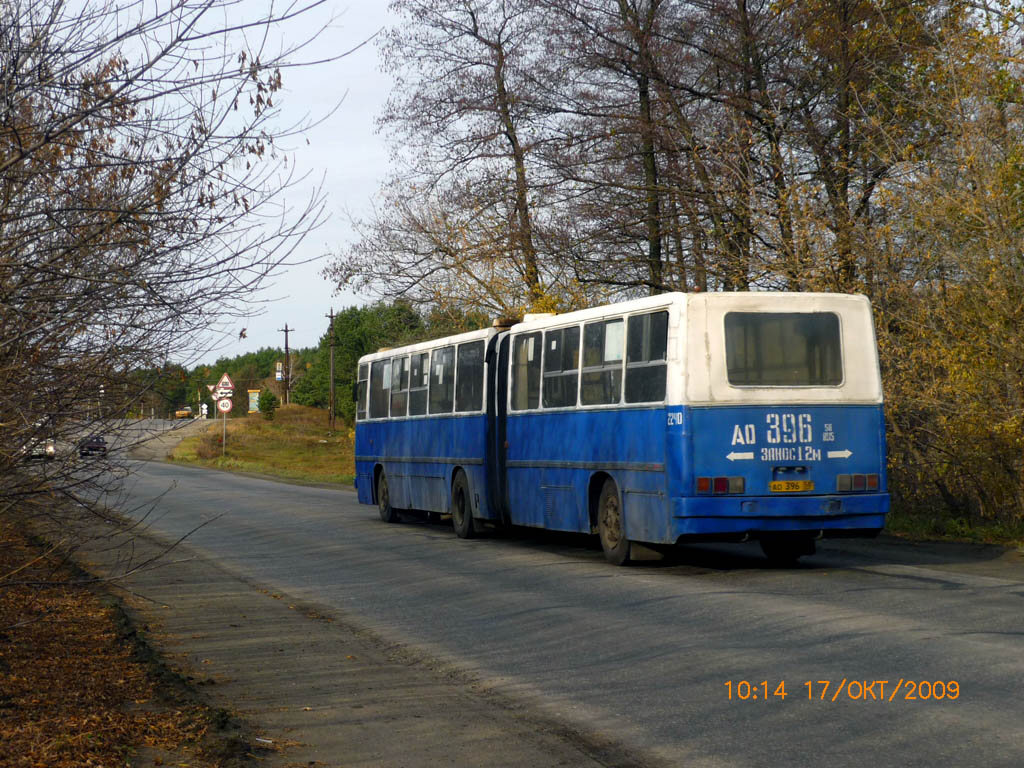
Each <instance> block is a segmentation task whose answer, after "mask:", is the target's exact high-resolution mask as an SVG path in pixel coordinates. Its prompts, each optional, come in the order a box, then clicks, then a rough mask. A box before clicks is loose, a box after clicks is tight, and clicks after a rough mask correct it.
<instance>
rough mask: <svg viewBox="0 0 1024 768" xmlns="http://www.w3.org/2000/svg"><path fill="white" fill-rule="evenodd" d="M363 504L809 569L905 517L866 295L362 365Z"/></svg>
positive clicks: (689, 304) (503, 330) (540, 325)
mask: <svg viewBox="0 0 1024 768" xmlns="http://www.w3.org/2000/svg"><path fill="white" fill-rule="evenodd" d="M355 431H356V446H355V452H356V485H357V490H358V494H359V501H360V502H362V503H364V504H375V505H377V507H378V509H379V512H380V516H381V518H382V519H383V520H385V521H387V522H395V521H397V520H399V519H400V515H401V513H402V512H403V511H405V510H417V511H421V512H422V511H425V512H428V513H435V514H450V515H451V518H452V523H453V526H454V528H455V532H456V534H457V535H458V536H460V537H463V538H468V537H471V536H473V535H475V534H477V533H479V532H481V531H482V530H484V529H485V528H486V527H488V526H493V525H506V526H507V525H516V526H533V527H538V528H547V529H551V530H558V531H576V532H582V533H591V534H597V535H598V536H599V537H600V541H601V546H602V548H603V550H604V553H605V557H606V558H607V559H608V560H609V561H610V562H612V563H615V564H620V565H621V564H623V563H626V562H627V561H628V560H629V559H630V553H631V548H632V544H633V543H634V542H635V543H637V544H641V545H648V546H652V547H654V548H657V547H658V546H659V545H674V544H680V543H685V542H688V541H744V540H757V541H759V542H760V544H761V548H762V549H763V551H764V553H765V555H767V556H768V557H769V558H771V559H773V560H778V561H780V562H789V563H792V562H795V561H796V560H797V558H799V557H800V556H802V555H806V554H813V552H814V550H815V540H816V539H818V538H821V537H846V536H874V535H876V534H877V533H878V532H879V531H880V530H881V529H882V527H883V525H884V524H885V516H886V514H887V513H888V511H889V494H888V493H887V490H886V469H885V465H886V462H885V426H884V421H883V415H882V386H881V378H880V375H879V368H878V355H877V347H876V343H875V334H874V326H873V324H872V318H871V308H870V305H869V303H868V300H867V299H866V298H865V297H863V296H850V295H843V294H821V293H817V294H814V293H767V292H766V293H720V294H682V293H669V294H662V295H658V296H651V297H647V298H643V299H636V300H633V301H626V302H622V303H620V304H612V305H608V306H602V307H595V308H592V309H586V310H580V311H577V312H570V313H566V314H561V315H540V316H527V317H526V318H525V320H524V321H523V322H520V323H517V324H515V325H512V326H510V327H496V328H488V329H485V330H479V331H472V332H470V333H463V334H460V335H457V336H450V337H448V338H444V339H438V340H436V341H429V342H424V343H421V344H414V345H411V346H407V347H401V348H397V349H390V350H382V351H380V352H377V353H375V354H371V355H366V356H365V357H363V358H361V359H360V361H359V369H358V387H357V414H356V430H355Z"/></svg>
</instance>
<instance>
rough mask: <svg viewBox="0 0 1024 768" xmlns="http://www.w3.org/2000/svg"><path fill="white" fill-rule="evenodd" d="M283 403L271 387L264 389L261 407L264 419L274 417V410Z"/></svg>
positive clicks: (261, 396)
mask: <svg viewBox="0 0 1024 768" xmlns="http://www.w3.org/2000/svg"><path fill="white" fill-rule="evenodd" d="M280 404H281V401H280V400H278V399H277V395H275V394H274V393H273V392H271V391H270V390H269V389H264V390H263V391H262V392H260V399H259V403H258V406H259V409H260V413H262V414H263V418H264V419H273V418H274V411H276V410H277V407H278V406H279V405H280Z"/></svg>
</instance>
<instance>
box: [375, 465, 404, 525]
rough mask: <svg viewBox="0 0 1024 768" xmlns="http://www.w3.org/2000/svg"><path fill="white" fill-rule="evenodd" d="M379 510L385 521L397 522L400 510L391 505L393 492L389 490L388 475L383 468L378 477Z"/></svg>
mask: <svg viewBox="0 0 1024 768" xmlns="http://www.w3.org/2000/svg"><path fill="white" fill-rule="evenodd" d="M377 511H378V512H379V513H380V519H381V520H383V521H384V522H385V523H397V522H398V520H399V517H398V510H396V509H395V508H394V507H393V506H391V493H390V492H389V491H388V476H387V475H386V474H385V473H384V470H383V469H382V470H381V471H380V476H379V477H378V478H377Z"/></svg>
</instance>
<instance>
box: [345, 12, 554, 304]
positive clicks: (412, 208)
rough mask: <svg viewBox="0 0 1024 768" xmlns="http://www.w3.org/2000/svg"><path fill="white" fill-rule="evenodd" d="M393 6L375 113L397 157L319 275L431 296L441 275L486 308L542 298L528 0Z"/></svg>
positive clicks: (535, 41) (538, 121)
mask: <svg viewBox="0 0 1024 768" xmlns="http://www.w3.org/2000/svg"><path fill="white" fill-rule="evenodd" d="M391 9H392V11H393V12H394V13H396V15H398V16H399V17H400V18H401V19H402V21H401V22H400V23H399V24H397V25H396V26H395V27H393V28H392V29H390V30H388V32H387V33H386V34H385V36H384V37H383V38H382V48H381V51H382V57H383V61H384V67H385V69H386V70H387V71H389V72H391V73H392V74H393V75H394V77H395V79H396V83H397V89H396V91H395V93H394V95H393V96H392V98H391V99H390V100H389V101H388V104H387V106H386V108H385V111H384V114H383V115H382V116H381V117H380V121H379V122H380V127H381V129H382V130H383V131H384V132H385V133H386V134H387V136H388V138H389V140H390V141H391V144H392V147H393V149H394V159H395V162H396V166H397V167H396V171H395V174H394V177H393V178H392V180H391V181H390V182H389V183H388V184H387V185H386V187H385V189H384V190H383V204H382V205H381V206H380V208H379V209H378V212H377V215H376V216H375V217H374V218H373V219H372V221H370V222H363V223H362V224H361V226H360V231H361V234H362V239H361V241H360V242H359V243H356V244H355V245H354V246H353V247H352V248H350V249H349V251H348V252H347V253H344V254H341V255H339V258H338V259H337V261H336V262H335V263H334V264H333V265H332V266H331V267H330V268H329V269H328V270H327V271H326V275H327V277H328V278H329V279H332V280H334V281H335V282H337V283H340V284H343V283H348V282H353V283H356V284H360V285H363V286H365V287H370V288H375V289H379V290H380V291H381V292H382V293H383V294H384V295H386V296H390V297H403V298H407V299H410V300H413V301H427V302H431V301H436V300H437V298H438V296H439V295H441V293H440V292H439V287H440V286H446V288H445V291H448V290H449V289H451V290H453V291H454V295H455V296H458V300H465V299H467V298H469V297H474V296H475V297H478V298H479V299H480V303H479V304H474V306H478V307H480V308H481V309H485V308H486V309H501V310H508V309H513V308H517V309H518V310H519V311H522V309H523V308H526V307H537V306H540V305H543V304H544V301H545V297H546V295H547V293H548V291H547V290H546V283H547V282H548V281H549V279H550V277H551V276H550V274H547V273H546V272H545V265H544V264H543V263H542V262H543V258H542V251H541V247H540V245H539V244H538V235H537V232H536V228H537V226H536V221H535V215H536V210H537V206H538V202H539V198H540V196H542V194H543V189H542V180H541V179H538V178H534V174H537V175H539V173H540V169H539V167H538V166H537V164H536V163H533V162H532V158H533V156H534V155H535V153H536V148H537V145H538V142H540V141H541V140H542V137H543V129H542V122H543V115H542V113H541V112H540V111H539V110H538V109H537V108H536V103H535V99H534V98H533V92H534V85H533V80H534V78H535V77H536V68H535V63H536V60H537V58H538V56H539V51H538V45H539V41H540V39H539V37H538V36H537V30H536V19H537V14H536V12H535V11H534V9H533V4H532V3H530V2H525V1H524V0H479V1H472V2H471V1H469V0H443V1H442V2H437V0H394V1H393V2H392V3H391ZM384 243H387V245H386V246H385V245H384ZM467 263H476V264H480V265H481V268H480V269H476V268H473V267H470V268H469V269H468V270H467V269H466V268H465V265H466V264H467ZM485 283H486V285H485ZM460 286H465V291H460V288H459V287H460ZM464 294H465V295H464ZM448 295H451V294H450V293H449V294H448ZM471 301H474V302H475V301H476V299H471Z"/></svg>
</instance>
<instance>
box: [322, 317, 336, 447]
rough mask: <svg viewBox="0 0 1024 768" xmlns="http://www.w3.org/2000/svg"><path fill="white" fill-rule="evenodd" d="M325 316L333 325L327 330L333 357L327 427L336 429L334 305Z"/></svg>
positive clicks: (328, 393) (328, 394)
mask: <svg viewBox="0 0 1024 768" xmlns="http://www.w3.org/2000/svg"><path fill="white" fill-rule="evenodd" d="M324 317H328V318H330V320H331V325H330V327H329V328H328V330H327V333H328V334H330V337H329V338H330V349H331V357H330V360H331V367H330V377H331V379H330V382H331V383H330V387H329V389H328V390H327V428H328V429H330V430H333V429H334V410H335V408H334V406H335V400H334V307H331V311H330V312H329V313H328V314H326V315H324Z"/></svg>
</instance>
